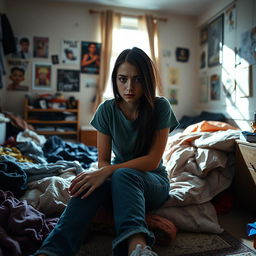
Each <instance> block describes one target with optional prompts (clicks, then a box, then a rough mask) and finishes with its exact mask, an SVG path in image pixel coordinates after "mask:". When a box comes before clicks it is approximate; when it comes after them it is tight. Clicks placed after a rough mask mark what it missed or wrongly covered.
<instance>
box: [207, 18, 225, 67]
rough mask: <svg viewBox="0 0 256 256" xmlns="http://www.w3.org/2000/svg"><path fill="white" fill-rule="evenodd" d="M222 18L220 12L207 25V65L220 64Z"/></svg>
mask: <svg viewBox="0 0 256 256" xmlns="http://www.w3.org/2000/svg"><path fill="white" fill-rule="evenodd" d="M223 19H224V15H223V14H222V15H220V16H219V17H218V18H216V19H215V20H213V21H212V22H211V23H210V24H209V26H208V67H213V66H216V65H219V64H221V57H222V56H221V54H222V46H223Z"/></svg>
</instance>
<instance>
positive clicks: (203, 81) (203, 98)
mask: <svg viewBox="0 0 256 256" xmlns="http://www.w3.org/2000/svg"><path fill="white" fill-rule="evenodd" d="M199 102H201V103H206V102H208V77H207V74H206V73H203V74H201V76H200V84H199Z"/></svg>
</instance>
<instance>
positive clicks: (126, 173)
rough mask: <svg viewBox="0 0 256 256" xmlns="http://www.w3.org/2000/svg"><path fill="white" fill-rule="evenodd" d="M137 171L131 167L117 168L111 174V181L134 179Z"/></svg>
mask: <svg viewBox="0 0 256 256" xmlns="http://www.w3.org/2000/svg"><path fill="white" fill-rule="evenodd" d="M138 176H139V175H138V171H137V170H134V169H131V168H118V169H116V170H115V171H114V173H113V174H112V177H111V179H112V182H115V181H122V180H129V179H136V178H137V177H138Z"/></svg>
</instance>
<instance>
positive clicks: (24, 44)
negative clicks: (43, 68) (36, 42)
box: [11, 36, 32, 59]
mask: <svg viewBox="0 0 256 256" xmlns="http://www.w3.org/2000/svg"><path fill="white" fill-rule="evenodd" d="M15 39H16V43H17V52H15V53H13V54H12V55H11V57H12V58H15V59H31V58H32V50H31V47H32V46H31V42H32V40H31V38H30V37H27V36H22V37H16V38H15Z"/></svg>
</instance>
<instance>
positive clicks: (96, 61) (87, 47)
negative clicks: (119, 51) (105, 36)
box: [81, 42, 101, 74]
mask: <svg viewBox="0 0 256 256" xmlns="http://www.w3.org/2000/svg"><path fill="white" fill-rule="evenodd" d="M100 50H101V44H99V43H94V42H82V43H81V72H82V73H89V74H99V71H100Z"/></svg>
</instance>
